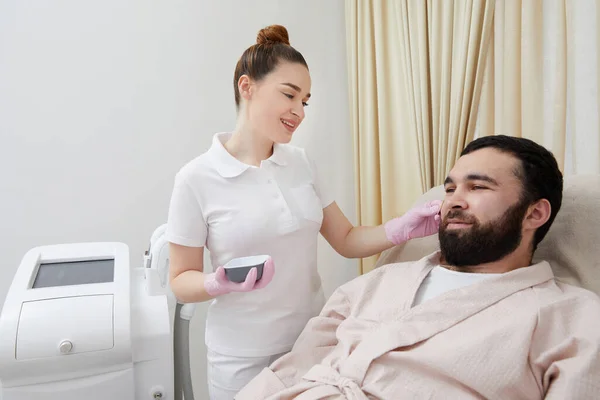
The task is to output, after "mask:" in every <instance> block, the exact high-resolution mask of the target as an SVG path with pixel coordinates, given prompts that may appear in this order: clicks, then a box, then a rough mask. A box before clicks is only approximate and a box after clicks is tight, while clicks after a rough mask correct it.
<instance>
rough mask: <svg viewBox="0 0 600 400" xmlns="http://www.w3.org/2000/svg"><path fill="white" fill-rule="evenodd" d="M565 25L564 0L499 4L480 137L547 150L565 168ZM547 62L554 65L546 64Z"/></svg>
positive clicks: (502, 1)
mask: <svg viewBox="0 0 600 400" xmlns="http://www.w3.org/2000/svg"><path fill="white" fill-rule="evenodd" d="M544 8H546V10H544ZM544 15H546V17H544ZM551 19H552V20H551ZM566 21H567V19H566V2H565V1H564V0H559V1H553V0H550V1H548V0H546V1H543V0H528V1H523V2H522V1H521V0H496V9H495V16H494V40H492V41H491V42H490V51H489V52H488V56H489V57H488V59H487V66H486V73H485V80H484V87H483V94H482V96H481V105H480V115H479V125H478V130H477V131H478V136H487V135H494V134H505V135H510V136H517V137H526V138H529V139H532V140H534V141H536V142H538V143H541V144H545V145H546V146H547V147H548V148H550V149H551V150H552V151H553V152H554V154H555V156H556V158H557V160H558V161H559V164H560V166H561V167H564V159H565V144H566V117H567V94H566V93H567V32H566V26H567V24H566ZM545 23H546V24H550V23H551V24H552V29H551V30H548V29H547V28H548V27H545V26H544V25H545ZM545 28H546V29H545ZM545 42H546V44H548V46H546V47H544V43H545ZM545 48H546V49H547V50H546V52H545V53H546V54H544V49H545ZM545 56H546V57H549V58H551V59H552V60H553V62H551V63H545V62H544V57H545Z"/></svg>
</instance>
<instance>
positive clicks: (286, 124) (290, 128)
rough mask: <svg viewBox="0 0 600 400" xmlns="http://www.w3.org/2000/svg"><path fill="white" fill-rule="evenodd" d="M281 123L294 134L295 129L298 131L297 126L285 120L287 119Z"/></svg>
mask: <svg viewBox="0 0 600 400" xmlns="http://www.w3.org/2000/svg"><path fill="white" fill-rule="evenodd" d="M280 121H281V123H282V124H283V126H285V127H286V128H287V130H289V131H292V132H293V131H294V129H296V124H294V123H293V122H291V121H288V120H285V119H280Z"/></svg>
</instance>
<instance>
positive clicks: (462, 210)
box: [236, 136, 600, 400]
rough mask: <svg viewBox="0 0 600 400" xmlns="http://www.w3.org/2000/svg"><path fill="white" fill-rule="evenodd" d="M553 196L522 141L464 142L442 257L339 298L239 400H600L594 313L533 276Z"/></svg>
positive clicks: (551, 175)
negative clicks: (466, 143)
mask: <svg viewBox="0 0 600 400" xmlns="http://www.w3.org/2000/svg"><path fill="white" fill-rule="evenodd" d="M562 187H563V177H562V174H561V172H560V170H559V168H558V165H557V162H556V160H555V158H554V156H553V155H552V154H551V153H550V152H549V151H547V150H546V149H545V148H543V147H542V146H540V145H538V144H536V143H534V142H532V141H530V140H527V139H522V138H514V137H508V136H490V137H484V138H480V139H477V140H475V141H473V142H471V143H470V144H469V145H468V146H467V147H466V148H465V149H464V151H463V152H462V154H461V157H460V158H459V160H458V161H457V162H456V164H455V165H454V167H453V168H452V170H451V171H450V173H449V175H448V178H447V179H446V182H445V190H446V195H445V199H444V203H443V206H442V207H441V211H440V220H441V221H440V227H439V242H440V251H439V252H436V253H434V254H431V255H429V256H427V257H425V258H424V259H422V260H419V261H417V262H410V263H396V264H390V265H386V266H383V267H381V268H378V269H375V270H374V271H372V272H370V273H368V274H365V275H362V276H360V277H358V278H356V279H354V280H352V281H351V282H349V283H347V284H345V285H343V286H341V287H340V288H338V289H337V290H336V291H335V292H334V294H333V295H332V296H331V298H330V299H329V301H328V302H327V304H326V305H325V307H324V308H323V310H322V312H321V313H320V315H319V316H318V317H315V318H313V319H312V320H310V322H309V323H308V324H307V326H306V327H305V329H304V331H303V333H302V334H301V336H300V337H299V339H298V340H297V342H296V344H295V346H294V348H293V350H292V351H291V352H290V353H288V354H287V355H285V356H283V357H281V358H280V359H279V360H277V361H276V362H274V363H273V364H272V365H271V366H270V367H269V368H266V369H264V370H263V371H262V372H261V373H260V374H259V375H258V376H257V377H256V378H255V379H254V380H252V381H251V382H250V383H249V384H248V385H247V386H246V387H245V388H244V389H242V391H241V392H240V393H239V394H238V395H237V396H236V399H238V400H246V399H248V400H250V399H251V400H258V399H273V400H274V399H278V400H283V399H305V400H316V399H356V400H358V399H361V400H366V399H438V398H439V399H592V398H600V380H599V379H598V377H599V376H600V322H599V317H600V299H599V298H598V296H597V295H595V294H594V293H592V292H590V291H587V290H584V289H582V288H579V287H576V286H571V285H567V284H564V283H562V282H559V281H558V280H556V279H555V277H554V275H553V272H552V269H551V268H550V265H549V264H548V262H545V261H542V262H539V263H535V264H534V263H532V258H533V253H534V251H535V250H536V248H537V246H538V244H539V243H540V242H541V241H542V240H543V238H544V236H545V235H546V233H547V232H548V230H549V228H550V226H551V225H552V222H553V221H554V219H555V217H556V214H557V213H558V212H559V210H560V207H561V201H562Z"/></svg>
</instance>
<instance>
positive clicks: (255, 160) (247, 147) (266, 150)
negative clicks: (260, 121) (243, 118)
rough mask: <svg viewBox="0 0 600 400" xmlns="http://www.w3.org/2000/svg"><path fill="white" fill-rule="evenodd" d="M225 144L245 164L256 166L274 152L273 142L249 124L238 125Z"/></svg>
mask: <svg viewBox="0 0 600 400" xmlns="http://www.w3.org/2000/svg"><path fill="white" fill-rule="evenodd" d="M224 146H225V149H227V151H228V152H229V153H230V154H231V155H232V156H234V157H235V158H237V159H238V160H240V161H241V162H243V163H244V164H248V165H254V166H256V167H259V166H260V163H261V161H263V160H266V159H267V158H269V157H271V154H273V142H272V141H270V140H268V139H266V138H265V137H264V136H262V135H260V134H258V133H257V132H256V131H254V130H253V129H250V128H249V127H247V126H237V127H236V129H235V130H234V131H233V134H232V135H231V137H230V138H229V140H228V141H227V142H226V143H225V144H224Z"/></svg>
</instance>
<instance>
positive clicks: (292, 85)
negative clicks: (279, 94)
mask: <svg viewBox="0 0 600 400" xmlns="http://www.w3.org/2000/svg"><path fill="white" fill-rule="evenodd" d="M282 85H285V86H289V87H291V88H292V89H294V90H295V91H296V92H302V89H300V86H298V85H294V84H293V83H289V82H284V83H282ZM306 97H307V98H310V93H308V94H307V95H306Z"/></svg>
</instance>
